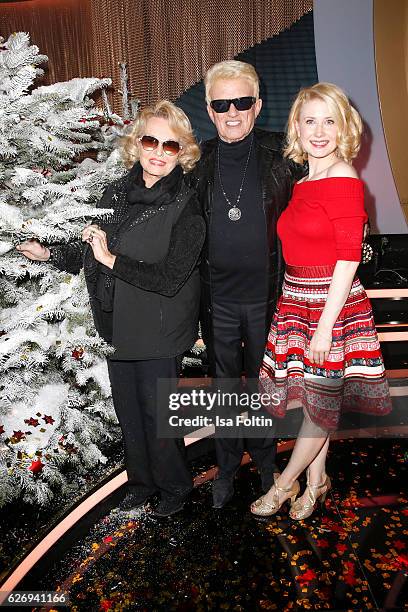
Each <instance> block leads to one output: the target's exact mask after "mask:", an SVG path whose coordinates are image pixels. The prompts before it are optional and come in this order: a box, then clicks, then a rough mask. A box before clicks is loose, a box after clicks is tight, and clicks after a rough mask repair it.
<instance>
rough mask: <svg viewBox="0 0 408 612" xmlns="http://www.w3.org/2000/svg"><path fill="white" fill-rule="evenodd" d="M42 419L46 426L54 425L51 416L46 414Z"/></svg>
mask: <svg viewBox="0 0 408 612" xmlns="http://www.w3.org/2000/svg"><path fill="white" fill-rule="evenodd" d="M43 419H44V421H45V422H46V423H47V425H53V424H54V423H55V419H53V418H52V416H48V415H47V414H44V416H43Z"/></svg>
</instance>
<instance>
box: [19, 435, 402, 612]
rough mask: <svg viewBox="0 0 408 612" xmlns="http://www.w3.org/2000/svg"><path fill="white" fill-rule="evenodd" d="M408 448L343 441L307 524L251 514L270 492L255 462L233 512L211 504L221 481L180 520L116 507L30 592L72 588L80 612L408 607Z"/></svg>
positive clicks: (36, 575)
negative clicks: (328, 484) (327, 489)
mask: <svg viewBox="0 0 408 612" xmlns="http://www.w3.org/2000/svg"><path fill="white" fill-rule="evenodd" d="M407 450H408V449H407V445H406V441H404V440H399V441H395V440H377V441H368V440H360V441H358V442H357V441H351V440H346V441H339V442H333V443H332V447H331V452H330V456H329V462H328V472H329V473H330V475H331V476H332V480H333V485H334V489H333V492H332V494H331V495H330V498H328V499H327V500H326V505H325V508H324V510H323V512H322V513H320V512H319V513H317V514H316V515H313V516H312V517H311V518H310V519H308V520H307V521H303V522H300V523H295V522H294V521H291V520H290V519H287V515H286V513H285V511H282V512H281V513H280V514H279V515H277V516H275V517H273V518H271V519H266V520H265V519H264V520H256V519H254V518H253V517H252V516H251V515H250V514H249V512H248V505H249V503H250V501H252V500H253V499H255V498H256V497H257V496H258V494H259V492H260V491H259V477H258V475H257V472H256V471H255V470H254V469H253V468H252V467H251V466H250V465H246V466H243V467H242V468H241V470H240V472H239V476H238V477H237V480H236V495H235V497H234V499H233V500H232V502H230V504H229V505H228V506H227V507H226V508H224V509H223V510H213V509H212V508H211V483H210V482H206V483H204V484H202V485H200V486H199V487H198V488H197V489H196V490H195V491H194V494H193V497H192V500H191V502H190V503H189V504H188V505H187V506H186V508H185V509H184V510H183V512H181V513H180V514H178V515H176V516H174V517H172V518H168V519H161V520H159V519H156V518H154V517H153V516H152V515H151V514H150V513H149V512H148V511H147V512H144V513H140V512H138V513H133V514H132V513H125V512H120V511H119V510H118V509H117V508H115V507H113V508H109V507H108V506H107V507H106V513H105V514H104V515H103V516H99V518H97V519H95V521H94V522H93V523H92V524H89V522H88V524H87V525H84V526H83V529H82V535H81V537H80V538H79V536H78V533H79V532H78V530H77V532H76V534H71V537H70V538H68V539H66V540H65V541H64V543H63V545H62V544H61V545H60V548H59V550H57V551H55V550H54V551H53V557H52V558H51V557H49V558H45V559H44V560H43V561H42V562H41V563H40V564H39V565H37V566H36V567H35V569H34V570H33V571H32V572H31V574H30V575H28V576H27V577H26V579H25V580H24V584H21V585H19V589H23V588H24V589H29V588H31V589H35V590H40V589H47V590H56V589H57V588H62V589H63V590H66V591H67V592H69V595H70V601H71V603H70V610H71V611H72V612H76V611H77V610H81V611H82V610H84V611H87V612H93V611H95V612H96V611H99V610H106V611H109V610H115V611H122V610H123V611H125V610H146V611H151V610H152V611H153V610H160V611H161V610H166V611H170V610H181V611H189V610H196V611H207V610H234V611H241V610H244V611H255V610H279V611H285V610H338V611H340V610H353V611H354V610H358V611H360V610H378V609H380V610H404V609H408V604H407V603H406V602H407V601H408V588H407V585H408V581H407V576H408V547H407V534H408V499H407V496H406V494H404V489H405V486H406V476H407V474H406V472H407V466H408V460H407ZM207 459H208V461H211V456H209V457H208V458H207ZM286 460H287V453H282V454H281V455H280V462H281V466H282V467H283V465H284V463H285V461H286ZM209 466H210V462H207V467H209ZM88 521H89V519H88ZM56 559H58V560H56ZM404 606H407V607H404ZM55 609H57V608H55Z"/></svg>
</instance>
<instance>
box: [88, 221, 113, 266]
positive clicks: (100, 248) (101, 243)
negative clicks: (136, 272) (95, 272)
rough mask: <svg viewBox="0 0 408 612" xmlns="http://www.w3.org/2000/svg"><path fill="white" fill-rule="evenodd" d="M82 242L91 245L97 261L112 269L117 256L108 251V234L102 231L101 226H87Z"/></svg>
mask: <svg viewBox="0 0 408 612" xmlns="http://www.w3.org/2000/svg"><path fill="white" fill-rule="evenodd" d="M82 241H83V242H87V243H88V244H90V245H91V247H92V251H93V254H94V257H95V259H96V261H99V262H100V263H101V264H103V265H104V266H107V267H108V268H110V269H112V268H113V264H114V263H115V259H116V255H112V253H111V252H110V251H109V249H108V243H107V240H106V233H105V232H104V231H103V230H101V228H100V227H99V225H87V226H86V227H85V229H84V231H83V232H82Z"/></svg>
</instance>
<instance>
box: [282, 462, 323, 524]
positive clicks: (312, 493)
mask: <svg viewBox="0 0 408 612" xmlns="http://www.w3.org/2000/svg"><path fill="white" fill-rule="evenodd" d="M331 486H332V485H331V480H330V478H329V476H326V479H325V481H324V482H322V483H320V484H317V485H313V484H310V482H309V473H308V474H307V485H306V490H307V500H306V501H305V502H302V501H301V500H300V499H298V500H297V501H296V502H295V503H294V504H293V505H292V506H291V508H290V512H289V516H290V518H292V519H293V520H295V521H302V520H303V519H306V518H308V517H309V516H310V515H311V514H313V512H314V510H315V508H316V505H317V502H318V501H319V502H320V503H321V504H324V502H325V501H326V495H327V493H328V492H329V491H330V489H331ZM319 489H320V491H319Z"/></svg>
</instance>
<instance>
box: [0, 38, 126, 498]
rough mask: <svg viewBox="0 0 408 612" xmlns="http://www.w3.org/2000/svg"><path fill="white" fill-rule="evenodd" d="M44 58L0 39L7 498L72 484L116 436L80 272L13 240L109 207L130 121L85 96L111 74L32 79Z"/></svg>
mask: <svg viewBox="0 0 408 612" xmlns="http://www.w3.org/2000/svg"><path fill="white" fill-rule="evenodd" d="M46 60H47V58H46V56H44V55H40V54H39V51H38V48H37V47H36V46H35V45H31V44H30V40H29V36H28V35H27V34H25V33H22V32H19V33H15V34H12V35H11V36H10V37H9V38H8V40H7V41H4V40H3V39H1V40H0V309H1V310H0V336H1V337H0V377H1V381H0V432H1V435H0V481H1V487H0V506H1V505H4V504H6V503H7V502H11V501H13V500H15V499H17V498H23V499H24V500H25V501H26V502H29V503H35V504H39V505H46V504H49V503H50V502H51V500H53V499H55V497H56V495H58V496H60V495H62V496H64V495H66V494H68V493H69V491H71V490H72V486H73V484H72V483H73V482H74V481H75V479H77V480H78V481H81V478H82V477H83V476H84V474H86V473H89V472H90V471H91V470H92V468H93V467H94V466H96V465H97V464H99V463H104V462H105V461H106V456H105V455H104V453H103V452H102V450H101V448H106V447H107V445H108V444H109V443H110V442H112V440H113V439H114V438H117V437H118V435H119V429H118V426H117V423H116V417H115V415H114V411H113V407H112V403H111V398H110V387H109V380H108V375H107V369H106V362H105V356H106V355H107V354H108V353H109V351H110V348H109V346H108V345H107V344H106V343H105V342H104V341H103V340H102V339H101V338H100V337H99V336H98V334H97V333H96V331H95V328H94V325H93V321H92V316H91V312H90V308H89V304H88V296H87V292H86V288H85V282H84V278H83V273H82V272H81V274H80V275H79V276H75V275H71V274H68V273H63V272H60V271H58V270H57V269H56V268H55V267H53V266H52V265H51V264H49V263H36V262H33V261H30V260H28V259H26V258H24V256H23V255H21V254H19V253H18V252H17V251H16V249H15V246H16V245H17V244H18V243H20V242H22V241H23V240H28V239H30V238H37V239H39V240H40V242H41V243H42V244H44V245H47V246H48V245H55V244H64V243H68V242H70V241H72V240H78V239H80V236H81V231H82V229H83V227H84V225H85V224H86V223H89V222H90V220H91V219H93V218H101V215H102V214H105V215H107V214H109V212H108V211H102V213H101V211H100V210H97V209H96V208H95V206H96V202H97V201H98V199H99V197H100V196H101V193H102V191H103V189H104V187H105V186H106V184H107V183H109V182H110V181H112V180H114V179H115V178H118V176H120V175H121V174H122V173H123V172H124V168H123V165H122V164H121V162H120V159H119V156H118V154H117V153H116V152H115V151H113V152H112V148H113V143H114V141H115V136H116V134H117V133H119V132H120V129H121V127H122V126H123V122H122V121H121V120H120V118H119V117H117V116H116V115H114V116H111V117H110V121H106V112H107V111H106V109H105V118H104V113H103V112H102V110H99V109H98V108H97V107H96V106H95V104H94V102H93V101H92V99H91V98H90V97H89V96H90V94H92V93H93V92H94V91H96V90H98V89H100V88H104V87H106V86H107V85H109V84H110V81H109V79H97V78H83V79H73V80H71V81H69V82H66V83H56V84H55V85H51V86H42V87H37V88H33V87H34V81H35V80H36V78H37V77H38V76H40V75H41V74H42V72H43V71H42V70H41V68H40V67H39V66H40V65H41V64H43V63H44V62H45V61H46ZM112 117H113V121H112ZM112 123H113V124H114V125H113V127H112ZM109 124H110V125H109ZM89 151H93V156H92V157H89V156H88V157H86V155H88V154H89V153H88V152H89ZM81 160H82V161H81Z"/></svg>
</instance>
